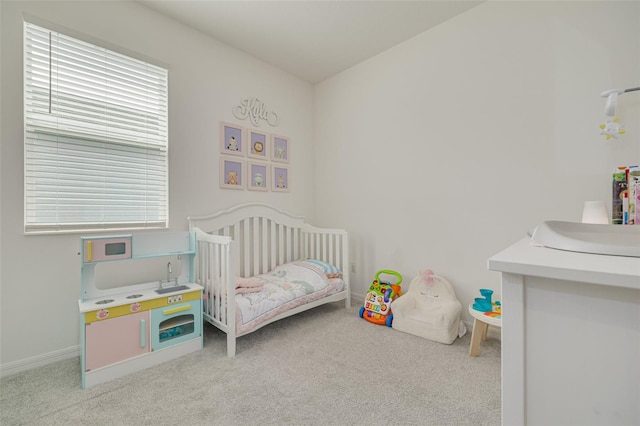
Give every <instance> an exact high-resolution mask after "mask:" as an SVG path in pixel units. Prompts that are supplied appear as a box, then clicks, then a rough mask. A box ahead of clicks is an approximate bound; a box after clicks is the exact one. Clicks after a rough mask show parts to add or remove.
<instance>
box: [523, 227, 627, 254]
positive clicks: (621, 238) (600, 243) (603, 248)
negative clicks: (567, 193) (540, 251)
mask: <svg viewBox="0 0 640 426" xmlns="http://www.w3.org/2000/svg"><path fill="white" fill-rule="evenodd" d="M530 235H531V239H532V240H533V241H535V242H536V243H539V244H542V245H543V246H545V247H550V248H554V249H559V250H567V251H575V252H580V253H591V254H606V255H612V256H626V257H640V225H599V224H593V223H575V222H562V221H546V222H543V223H541V224H540V225H538V226H537V227H536V228H535V229H534V230H533V231H532V232H531V233H530Z"/></svg>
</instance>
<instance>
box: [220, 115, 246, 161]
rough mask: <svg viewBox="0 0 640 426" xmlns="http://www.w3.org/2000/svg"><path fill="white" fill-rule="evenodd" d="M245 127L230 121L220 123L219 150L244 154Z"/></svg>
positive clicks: (231, 153)
mask: <svg viewBox="0 0 640 426" xmlns="http://www.w3.org/2000/svg"><path fill="white" fill-rule="evenodd" d="M245 145H246V142H245V129H244V128H243V127H240V126H238V125H235V124H231V123H224V122H221V123H220V152H221V153H222V154H228V155H239V156H244V155H245V151H246V146H245Z"/></svg>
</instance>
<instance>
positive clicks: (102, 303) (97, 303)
mask: <svg viewBox="0 0 640 426" xmlns="http://www.w3.org/2000/svg"><path fill="white" fill-rule="evenodd" d="M111 302H113V299H104V300H100V301H99V302H96V305H106V304H107V303H111Z"/></svg>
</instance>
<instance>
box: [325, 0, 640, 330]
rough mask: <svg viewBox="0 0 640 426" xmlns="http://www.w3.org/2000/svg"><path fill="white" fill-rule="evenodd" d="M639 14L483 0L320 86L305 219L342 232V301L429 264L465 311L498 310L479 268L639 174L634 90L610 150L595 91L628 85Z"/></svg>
mask: <svg viewBox="0 0 640 426" xmlns="http://www.w3.org/2000/svg"><path fill="white" fill-rule="evenodd" d="M639 8H640V3H637V2H489V3H485V4H482V5H480V6H478V7H476V8H474V9H472V10H470V11H468V12H466V13H465V14H463V15H461V16H458V17H456V18H454V19H452V20H450V21H448V22H446V23H444V24H441V25H439V26H438V27H436V28H435V29H433V30H431V31H427V32H425V33H423V34H420V35H418V36H416V37H414V38H413V39H411V40H409V41H407V42H405V43H402V44H401V45H398V46H396V47H394V48H392V49H389V50H388V51H386V52H384V53H382V54H380V55H378V56H376V57H374V58H372V59H370V60H368V61H366V62H363V63H361V64H359V65H357V66H355V67H353V68H351V69H349V70H347V71H346V72H343V73H341V74H340V75H338V76H335V77H333V78H331V79H329V80H327V81H325V82H323V83H321V84H319V85H317V86H316V98H315V105H316V110H315V117H316V118H315V126H316V137H315V139H316V157H317V164H322V165H323V167H318V168H317V175H316V176H317V179H316V185H317V186H316V192H317V199H316V204H317V206H318V208H317V217H318V218H319V219H320V220H321V221H322V224H324V225H329V224H332V225H333V226H341V227H344V228H346V229H349V231H350V232H351V241H352V242H353V247H354V253H353V259H352V260H353V261H354V262H355V263H356V270H357V273H356V275H355V277H354V281H355V283H354V292H357V293H358V294H360V295H364V293H365V292H366V289H367V288H368V286H369V285H370V282H371V280H372V279H373V276H374V274H375V272H376V271H377V270H380V269H394V270H397V271H399V272H400V273H401V274H402V275H403V276H404V277H405V282H407V283H408V282H409V281H410V280H411V278H413V277H414V276H415V275H416V273H417V271H418V269H424V268H432V269H433V270H434V271H435V272H436V273H437V274H440V275H443V276H445V277H447V278H448V279H449V280H450V281H451V282H452V284H453V285H454V288H455V289H456V292H457V296H458V298H459V299H460V301H461V302H462V303H463V306H466V305H467V304H468V303H470V302H472V301H473V298H474V297H478V296H479V294H478V289H479V288H483V287H488V288H492V289H494V290H495V291H496V295H497V297H498V298H499V297H500V295H499V292H500V282H499V274H497V273H494V272H489V271H487V268H486V261H487V259H488V258H489V257H490V256H492V255H493V254H495V253H497V252H498V251H500V250H502V249H503V248H505V247H506V246H508V245H509V244H511V243H513V242H515V241H517V240H519V239H521V238H523V237H525V236H526V232H527V231H528V230H529V229H531V228H533V227H534V226H535V225H536V224H537V223H539V222H541V221H544V220H551V219H556V220H568V221H579V220H580V218H581V212H582V207H583V203H584V201H586V200H605V199H606V200H608V199H609V197H610V185H611V184H610V179H611V177H610V176H611V175H610V173H611V171H612V169H613V167H614V166H616V165H619V164H623V165H624V164H637V163H638V162H640V93H637V92H634V93H630V94H627V95H623V96H622V97H621V98H620V105H619V108H618V111H619V114H618V115H619V117H620V118H621V121H622V122H623V123H624V124H626V128H627V134H626V136H624V137H623V138H621V139H620V140H618V141H614V140H611V141H605V139H604V137H603V136H600V135H599V132H600V129H599V127H598V126H599V124H600V123H602V122H603V121H604V105H605V102H604V99H602V98H600V96H599V95H600V92H602V91H604V90H606V89H610V88H620V87H622V88H629V87H637V86H640V19H639V16H640V15H639ZM464 311H465V313H464V314H463V315H464V319H466V320H468V321H470V320H471V317H470V315H468V313H466V308H465V310H464Z"/></svg>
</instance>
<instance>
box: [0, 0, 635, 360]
mask: <svg viewBox="0 0 640 426" xmlns="http://www.w3.org/2000/svg"><path fill="white" fill-rule="evenodd" d="M23 11H26V12H28V13H29V14H31V15H35V16H38V17H40V18H43V19H47V20H49V21H52V22H55V23H56V24H58V25H62V26H65V27H68V28H70V29H72V30H73V31H75V32H80V33H83V34H86V35H89V36H91V37H96V38H98V39H101V40H104V41H106V42H108V43H110V44H114V45H118V46H123V47H125V48H127V49H129V50H132V51H136V52H139V53H141V54H143V55H146V56H149V57H152V58H155V59H157V60H159V61H161V62H164V63H167V64H169V69H170V144H171V147H170V174H171V179H170V215H171V228H172V230H184V229H186V227H187V223H186V217H187V216H189V215H200V214H204V213H208V212H211V211H214V210H218V209H220V208H226V207H229V206H231V205H233V204H236V203H238V202H248V201H265V202H269V203H273V204H276V205H278V206H279V207H281V208H282V209H285V210H288V211H291V212H293V213H296V214H301V215H306V216H307V217H308V218H310V219H311V220H313V219H317V220H315V222H316V223H318V224H320V225H327V226H332V227H343V228H346V229H348V230H349V231H350V232H351V235H352V241H353V242H354V252H353V256H354V260H355V262H356V268H357V274H356V275H355V277H354V281H355V283H354V284H355V286H356V288H355V291H356V292H358V293H359V294H360V295H363V294H364V292H365V291H366V288H367V287H368V285H369V283H370V281H371V279H372V278H373V275H374V274H375V272H376V271H377V270H379V269H387V268H388V269H396V270H398V271H400V272H401V273H402V274H403V275H404V276H405V279H406V282H408V281H409V280H410V279H411V277H412V276H413V275H414V274H415V273H416V271H417V269H419V268H425V267H430V268H432V269H434V271H435V272H436V273H439V274H441V275H444V276H446V277H447V278H449V279H450V280H451V281H452V283H453V284H454V286H455V288H456V290H457V292H458V297H459V299H460V300H461V301H462V302H463V303H465V304H466V303H468V302H469V301H471V300H472V299H473V297H475V296H476V292H477V289H478V288H480V287H491V288H494V289H496V290H499V282H498V280H499V278H498V276H497V274H495V273H490V272H488V271H487V270H486V260H487V258H488V257H490V256H491V255H492V254H494V253H495V252H497V251H499V250H501V249H502V248H504V247H505V246H507V245H508V244H510V243H512V242H513V241H515V240H517V239H519V238H521V237H523V236H524V233H525V232H526V231H527V230H528V229H529V228H531V227H532V226H534V225H535V224H536V223H538V222H540V221H542V220H545V219H565V220H577V219H579V217H580V213H581V210H582V203H583V202H584V201H585V200H592V199H605V198H607V197H608V196H609V172H610V169H611V168H612V167H613V166H614V165H617V164H627V163H633V162H636V163H637V162H639V161H640V152H639V151H640V145H639V144H640V142H639V140H640V129H639V126H640V95H638V94H636V95H633V94H629V95H625V96H623V97H621V99H620V114H619V115H620V118H621V119H622V121H623V122H624V123H625V124H626V126H627V130H628V133H627V135H626V136H625V137H624V138H623V139H621V140H620V141H616V142H605V141H604V138H603V137H601V136H599V135H598V133H599V129H598V125H599V124H600V123H601V122H602V121H603V118H604V117H603V110H604V100H603V99H601V98H599V93H600V92H601V91H602V90H605V89H609V88H613V87H632V86H638V85H639V84H640V81H639V79H640V78H639V76H640V36H639V35H640V34H639V31H640V30H639V28H640V25H639V21H640V10H639V4H638V3H635V2H628V3H613V2H606V3H604V2H603V3H599V2H586V3H576V2H553V3H547V2H542V3H541V4H532V3H526V2H513V3H512V2H495V3H494V2H490V3H487V4H484V5H482V6H479V7H477V8H475V9H472V10H471V11H469V12H467V13H466V14H464V15H462V16H459V17H457V18H455V19H452V20H451V21H449V22H447V23H445V24H443V25H440V26H439V27H437V28H435V29H433V30H431V31H428V32H426V33H424V34H421V35H419V36H417V37H415V38H413V39H411V40H409V41H407V42H405V43H403V44H401V45H399V46H397V47H395V48H392V49H390V50H388V51H387V52H384V53H383V54H381V55H379V56H377V57H375V58H372V59H371V60H368V61H366V62H364V63H362V64H360V65H358V66H356V67H354V68H352V69H350V70H348V71H346V72H344V73H342V74H340V75H338V76H336V77H334V78H332V79H330V80H328V81H326V82H325V83H323V84H320V85H318V86H317V87H316V89H315V92H314V89H313V88H312V87H311V86H309V85H308V84H306V83H303V82H301V81H300V80H297V79H296V78H294V77H292V76H291V75H288V74H285V73H283V72H281V71H279V70H277V69H274V68H273V67H270V66H268V65H266V64H264V63H262V62H259V61H257V60H255V59H253V58H251V57H249V56H247V55H245V54H243V53H241V52H239V51H237V50H234V49H231V48H229V47H228V46H226V45H223V44H221V43H217V42H216V41H215V40H212V39H210V38H208V37H205V36H204V35H202V34H200V33H197V32H194V31H192V30H189V29H187V28H185V27H182V26H180V25H178V24H176V23H175V22H172V21H170V20H167V19H165V18H163V17H161V16H160V15H157V14H155V13H153V12H151V11H149V10H147V9H145V8H144V7H143V6H141V5H138V4H135V3H128V2H69V3H64V2H62V3H60V2H43V3H38V2H0V17H1V19H2V29H1V32H0V37H1V40H0V42H1V43H2V44H1V48H2V49H1V55H2V56H1V60H2V63H1V68H0V77H1V80H0V81H1V88H0V90H1V93H2V99H1V104H0V108H1V111H2V117H1V126H2V128H1V133H0V136H1V142H2V145H1V150H0V161H1V162H2V163H1V165H2V169H1V194H0V206H1V210H0V217H1V218H2V226H1V228H0V232H1V235H0V242H1V257H0V264H1V266H2V269H1V271H0V285H1V290H0V298H1V300H0V327H1V329H0V334H1V338H0V344H1V348H0V363H1V365H2V366H3V368H4V367H6V366H7V365H9V366H11V367H14V366H19V364H21V363H22V362H33V361H34V360H37V359H38V358H39V357H45V358H47V359H50V358H51V356H52V355H55V354H57V353H60V355H61V356H69V354H70V353H72V352H73V351H75V350H77V344H78V329H79V325H78V311H77V302H76V300H77V298H78V296H79V259H78V257H77V255H76V253H77V251H78V246H79V239H78V236H77V235H67V236H46V237H45V236H40V237H38V236H29V237H27V236H24V235H23V233H22V226H23V219H22V206H23V183H22V182H23V168H22V161H23V160H22V146H23V145H22V144H23V137H22V132H23V130H22V105H21V99H22V56H21V55H22V15H21V14H22V12H23ZM246 96H258V97H260V98H262V99H263V100H265V101H266V102H267V103H268V105H269V107H271V108H272V109H273V110H275V111H277V112H278V113H279V114H280V116H281V117H282V122H281V124H280V126H279V127H278V128H277V131H278V133H282V134H285V135H288V136H290V137H291V141H292V150H291V154H292V162H291V164H292V166H291V172H292V173H293V177H294V181H293V182H292V187H291V189H292V192H291V193H290V194H274V193H254V192H249V191H233V190H221V189H219V188H218V174H217V173H218V145H217V143H218V137H217V134H218V122H219V121H220V120H224V121H236V120H235V119H234V117H233V116H232V115H231V107H232V106H233V105H236V104H237V103H238V102H239V100H240V99H241V98H242V97H246ZM314 109H315V111H314ZM314 129H315V131H314ZM314 140H315V141H316V144H315V145H314V144H313V141H314ZM314 155H315V158H314ZM309 187H312V188H314V189H315V191H303V188H307V189H308V188H309ZM354 303H358V302H357V300H356V301H354ZM466 319H469V317H468V316H466Z"/></svg>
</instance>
